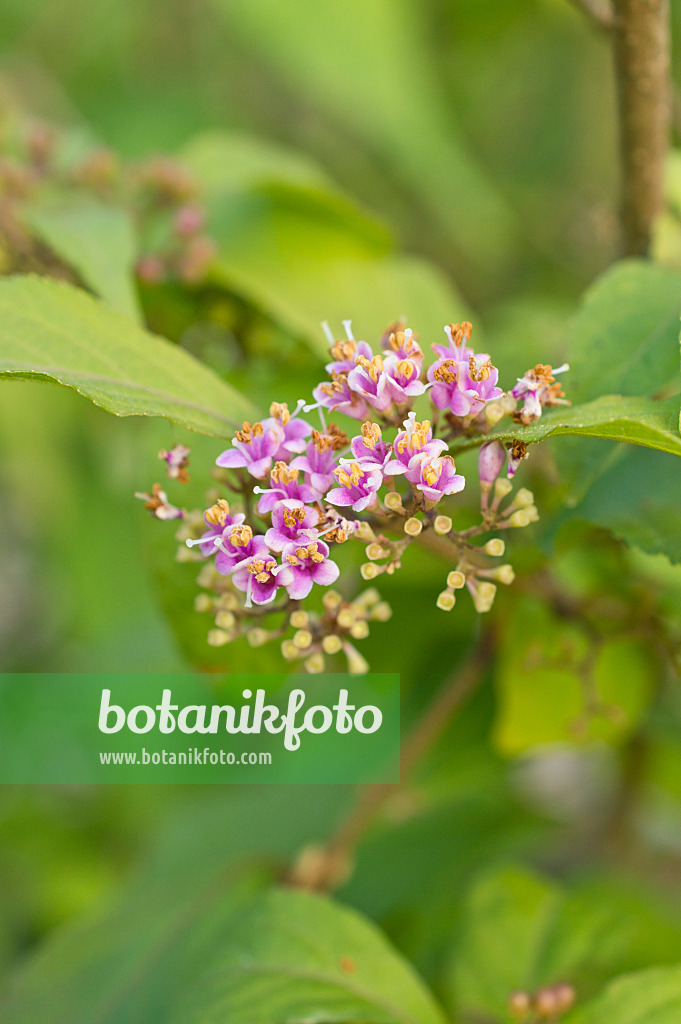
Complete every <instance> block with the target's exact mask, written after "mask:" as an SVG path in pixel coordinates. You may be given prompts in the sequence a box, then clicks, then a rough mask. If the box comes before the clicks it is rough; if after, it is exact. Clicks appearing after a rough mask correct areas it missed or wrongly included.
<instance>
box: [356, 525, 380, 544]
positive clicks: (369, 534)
mask: <svg viewBox="0 0 681 1024" xmlns="http://www.w3.org/2000/svg"><path fill="white" fill-rule="evenodd" d="M355 536H356V537H358V538H359V539H360V540H366V541H371V540H376V537H375V535H374V531H373V530H372V529H371V526H370V525H369V523H365V522H361V523H360V524H359V526H358V527H357V529H356V530H355Z"/></svg>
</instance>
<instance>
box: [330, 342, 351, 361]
mask: <svg viewBox="0 0 681 1024" xmlns="http://www.w3.org/2000/svg"><path fill="white" fill-rule="evenodd" d="M356 351H357V342H356V341H352V340H348V341H337V342H336V344H335V345H332V346H331V348H330V352H331V355H332V356H333V358H334V360H336V362H339V363H342V362H345V360H346V359H354V358H355V352H356Z"/></svg>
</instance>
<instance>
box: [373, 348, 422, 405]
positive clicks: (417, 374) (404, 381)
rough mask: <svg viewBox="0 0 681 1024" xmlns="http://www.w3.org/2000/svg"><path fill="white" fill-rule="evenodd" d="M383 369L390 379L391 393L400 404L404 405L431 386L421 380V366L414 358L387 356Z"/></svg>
mask: <svg viewBox="0 0 681 1024" xmlns="http://www.w3.org/2000/svg"><path fill="white" fill-rule="evenodd" d="M383 370H384V372H385V376H386V377H387V380H388V388H389V389H390V394H391V395H392V397H393V399H394V400H395V402H397V404H398V405H404V403H405V402H409V401H410V400H411V399H412V398H417V397H418V396H419V395H422V394H423V392H424V391H425V390H426V388H427V387H428V386H429V385H427V384H424V383H423V382H422V381H421V379H420V378H421V367H420V365H419V364H418V363H417V362H415V361H414V360H413V359H400V358H399V357H398V356H386V358H385V360H384V362H383Z"/></svg>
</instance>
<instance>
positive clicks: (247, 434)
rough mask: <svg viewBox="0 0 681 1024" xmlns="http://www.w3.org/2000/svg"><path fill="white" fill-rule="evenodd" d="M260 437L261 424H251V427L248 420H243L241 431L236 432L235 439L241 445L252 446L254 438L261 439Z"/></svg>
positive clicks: (261, 432)
mask: <svg viewBox="0 0 681 1024" xmlns="http://www.w3.org/2000/svg"><path fill="white" fill-rule="evenodd" d="M262 435H263V427H262V423H253V424H252V425H251V424H250V423H249V422H248V420H244V422H243V424H242V426H241V430H237V432H236V434H235V437H236V439H237V441H241V442H242V443H243V444H252V443H253V438H254V437H262Z"/></svg>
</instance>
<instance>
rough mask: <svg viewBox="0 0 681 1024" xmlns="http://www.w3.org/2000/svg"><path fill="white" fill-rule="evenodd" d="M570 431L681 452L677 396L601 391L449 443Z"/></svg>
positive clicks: (468, 445)
mask: <svg viewBox="0 0 681 1024" xmlns="http://www.w3.org/2000/svg"><path fill="white" fill-rule="evenodd" d="M560 435H572V436H575V437H600V438H606V439H609V440H611V441H626V442H628V443H629V444H634V445H641V446H643V447H645V448H656V449H658V450H659V451H663V452H669V453H671V454H674V455H681V434H680V433H679V416H678V398H667V399H665V400H664V401H660V402H654V401H653V400H652V399H650V398H625V397H622V396H621V395H604V396H603V397H601V398H598V399H596V400H595V401H593V402H588V403H586V404H585V405H575V406H567V407H561V408H558V409H551V410H549V411H548V412H546V413H544V415H543V416H542V417H541V418H540V419H539V420H537V421H536V423H532V424H530V425H529V426H527V427H524V426H522V425H519V424H516V423H514V424H512V425H510V426H508V427H506V426H504V427H502V428H500V429H498V430H495V431H492V433H491V434H488V435H487V436H482V437H476V438H474V439H471V440H467V441H464V442H460V443H459V445H458V446H452V450H453V451H457V450H459V451H463V450H465V449H466V448H471V447H477V446H479V445H480V444H482V443H483V442H485V441H489V440H492V439H498V440H500V441H513V440H514V439H518V440H520V441H525V442H526V443H527V444H532V443H534V442H536V441H543V440H544V438H546V437H551V436H554V437H558V436H560Z"/></svg>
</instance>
